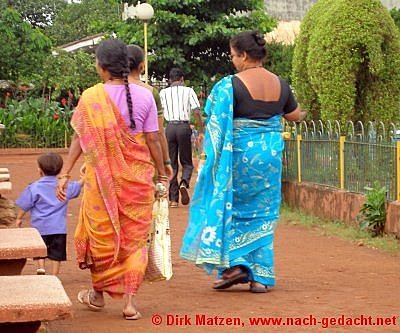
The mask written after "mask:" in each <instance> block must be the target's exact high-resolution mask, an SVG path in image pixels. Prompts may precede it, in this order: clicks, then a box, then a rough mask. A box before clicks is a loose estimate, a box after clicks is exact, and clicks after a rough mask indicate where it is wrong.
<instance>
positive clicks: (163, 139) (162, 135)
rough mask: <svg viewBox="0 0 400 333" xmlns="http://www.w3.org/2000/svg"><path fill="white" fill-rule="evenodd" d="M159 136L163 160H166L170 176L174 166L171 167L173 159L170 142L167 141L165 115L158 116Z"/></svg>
mask: <svg viewBox="0 0 400 333" xmlns="http://www.w3.org/2000/svg"><path fill="white" fill-rule="evenodd" d="M158 136H159V140H160V145H161V150H162V155H163V160H164V167H165V170H164V171H165V174H166V175H167V176H168V177H172V167H171V161H170V159H169V153H168V143H167V138H166V136H165V130H164V117H163V116H158Z"/></svg>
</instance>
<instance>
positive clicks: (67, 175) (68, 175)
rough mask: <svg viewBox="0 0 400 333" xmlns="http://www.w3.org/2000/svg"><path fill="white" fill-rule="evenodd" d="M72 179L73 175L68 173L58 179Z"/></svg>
mask: <svg viewBox="0 0 400 333" xmlns="http://www.w3.org/2000/svg"><path fill="white" fill-rule="evenodd" d="M70 178H71V175H70V174H68V173H64V174H62V175H60V176H58V177H57V179H70Z"/></svg>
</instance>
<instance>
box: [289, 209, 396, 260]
mask: <svg viewBox="0 0 400 333" xmlns="http://www.w3.org/2000/svg"><path fill="white" fill-rule="evenodd" d="M281 220H282V221H283V222H284V223H288V224H292V225H296V224H298V225H302V226H306V227H309V228H318V229H320V230H322V231H323V233H324V234H325V235H330V236H338V237H340V238H342V239H347V240H350V241H352V242H354V243H357V244H358V245H360V246H363V245H365V246H368V247H371V248H375V249H380V250H383V251H385V252H388V253H392V254H399V255H400V241H399V240H398V239H396V238H395V237H394V236H392V235H384V236H382V237H372V236H371V234H369V233H368V232H367V231H363V230H360V229H358V228H356V227H353V226H349V225H347V224H345V223H344V222H341V221H329V220H324V219H321V218H319V217H316V216H312V215H307V214H304V213H302V212H300V211H297V210H292V209H290V208H289V207H287V206H285V205H282V207H281Z"/></svg>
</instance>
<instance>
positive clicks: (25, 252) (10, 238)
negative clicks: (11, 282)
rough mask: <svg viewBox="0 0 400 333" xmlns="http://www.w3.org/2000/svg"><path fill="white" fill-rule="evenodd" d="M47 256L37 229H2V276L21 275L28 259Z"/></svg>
mask: <svg viewBox="0 0 400 333" xmlns="http://www.w3.org/2000/svg"><path fill="white" fill-rule="evenodd" d="M46 256H47V248H46V244H45V243H44V242H43V239H42V237H41V236H40V234H39V232H38V231H37V230H36V229H34V228H9V229H0V275H19V274H21V272H22V269H23V268H24V266H25V263H26V259H27V258H35V257H46Z"/></svg>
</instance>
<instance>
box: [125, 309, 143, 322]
mask: <svg viewBox="0 0 400 333" xmlns="http://www.w3.org/2000/svg"><path fill="white" fill-rule="evenodd" d="M122 315H123V316H124V318H125V319H126V320H138V319H140V318H142V314H141V313H140V312H139V311H136V313H135V314H133V315H128V314H126V313H125V312H124V311H122Z"/></svg>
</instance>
